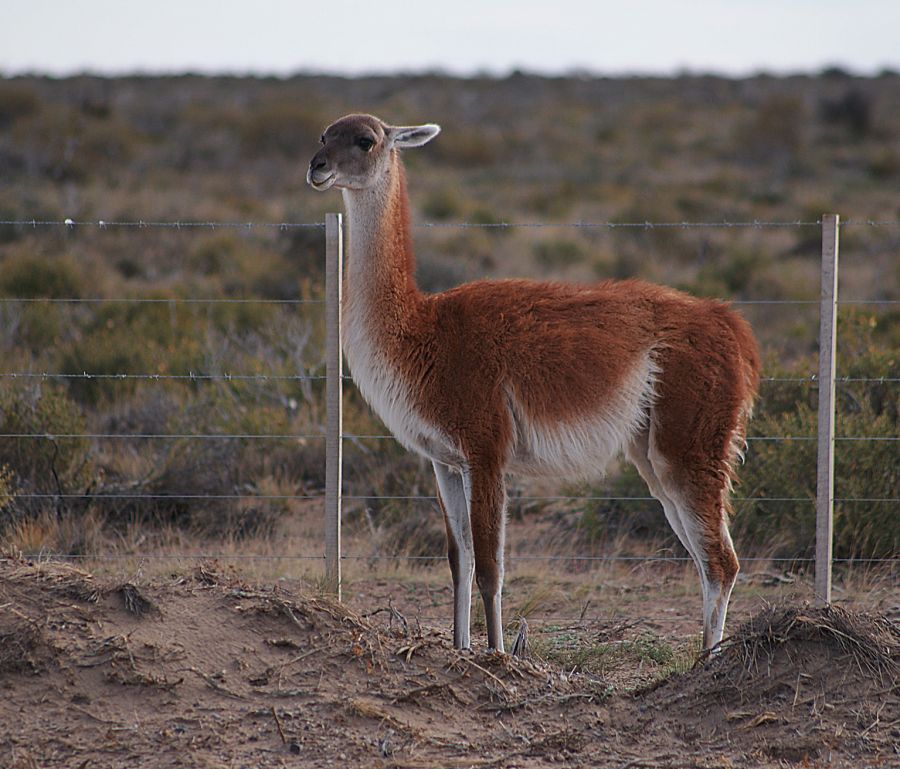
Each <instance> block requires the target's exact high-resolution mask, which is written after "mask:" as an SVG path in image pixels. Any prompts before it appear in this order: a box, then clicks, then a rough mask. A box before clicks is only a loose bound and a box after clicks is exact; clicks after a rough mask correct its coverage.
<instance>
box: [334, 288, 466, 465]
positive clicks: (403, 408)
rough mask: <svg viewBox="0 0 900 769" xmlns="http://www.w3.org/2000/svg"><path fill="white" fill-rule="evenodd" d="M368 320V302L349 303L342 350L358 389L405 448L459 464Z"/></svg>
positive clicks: (344, 323)
mask: <svg viewBox="0 0 900 769" xmlns="http://www.w3.org/2000/svg"><path fill="white" fill-rule="evenodd" d="M369 319H370V315H369V313H368V312H367V307H366V306H365V302H353V301H350V302H347V303H346V305H345V307H344V322H343V347H344V354H345V355H346V357H347V362H348V363H349V364H350V373H351V374H352V375H353V381H354V382H355V383H356V386H357V387H358V388H359V390H360V392H361V393H362V395H363V397H364V398H365V399H366V401H367V402H368V404H369V405H370V406H371V407H372V409H373V410H374V411H375V413H376V414H377V415H378V417H379V418H380V419H381V421H382V422H384V424H385V425H386V426H387V428H388V430H390V431H391V433H392V434H393V436H394V437H395V438H396V439H397V440H398V441H399V442H400V443H401V444H402V445H403V446H405V447H406V448H407V449H410V450H411V451H416V452H418V453H419V454H423V455H425V456H427V457H428V458H430V459H433V460H437V461H439V462H442V463H444V464H447V465H451V466H456V465H458V464H459V463H460V459H461V457H460V453H459V451H458V450H457V449H456V447H455V446H453V444H452V442H451V441H450V439H449V438H448V437H447V436H446V435H444V434H443V432H442V431H441V430H439V429H438V428H437V427H436V426H435V425H433V424H430V423H429V422H428V421H426V420H425V419H424V418H423V416H422V413H421V410H420V409H419V408H417V407H416V402H415V398H414V397H413V393H412V392H411V391H410V387H409V386H408V385H407V383H406V382H404V381H403V378H402V375H401V372H400V371H398V369H397V367H396V365H394V364H392V363H391V361H390V360H389V359H388V356H387V355H386V354H385V353H384V351H383V350H381V349H380V348H379V346H378V343H377V340H376V339H375V338H374V336H373V334H372V329H371V328H370V325H369V324H368V323H367V320H369Z"/></svg>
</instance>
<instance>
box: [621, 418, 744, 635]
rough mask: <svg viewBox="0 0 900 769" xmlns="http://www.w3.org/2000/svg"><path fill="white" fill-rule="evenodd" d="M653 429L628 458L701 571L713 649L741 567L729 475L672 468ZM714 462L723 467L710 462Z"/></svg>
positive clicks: (639, 439) (706, 630) (641, 437)
mask: <svg viewBox="0 0 900 769" xmlns="http://www.w3.org/2000/svg"><path fill="white" fill-rule="evenodd" d="M654 431H655V430H654V427H653V426H651V427H650V429H649V430H647V431H644V432H643V433H642V434H640V435H638V436H637V437H636V438H635V440H634V441H633V442H632V444H631V445H630V446H629V447H628V450H627V455H628V458H629V459H630V460H631V461H632V463H633V464H634V465H635V467H636V468H637V470H638V472H639V473H640V474H641V477H642V478H643V479H644V480H645V482H646V483H647V486H648V487H649V489H650V493H651V494H653V496H654V497H656V498H657V499H658V500H659V501H660V503H661V504H662V506H663V510H664V511H665V514H666V520H667V521H668V522H669V525H670V526H671V527H672V529H673V530H674V532H675V534H676V536H677V537H678V539H679V540H680V541H681V543H682V544H683V545H684V547H685V549H686V550H687V551H688V554H689V555H690V556H691V559H692V560H693V561H694V564H695V565H696V567H697V571H698V572H699V575H700V586H701V592H702V595H703V648H704V649H712V648H714V647H715V646H716V645H718V644H719V642H720V641H721V640H722V635H723V633H724V628H725V615H726V613H727V611H728V602H729V600H730V598H731V591H732V589H733V587H734V582H735V579H736V578H737V573H738V568H739V564H738V559H737V555H736V554H735V552H734V545H733V544H732V541H731V535H730V534H729V532H728V521H727V515H726V511H725V495H726V494H727V493H728V486H727V484H728V481H727V477H726V476H724V475H722V473H718V474H716V473H710V472H708V469H709V468H708V467H705V468H684V467H682V468H680V469H679V471H675V470H673V468H672V464H671V463H670V462H669V461H668V460H667V459H666V457H664V456H663V455H662V453H661V452H660V451H659V449H658V447H657V446H656V442H655V440H654ZM709 464H710V465H712V464H718V463H716V462H715V460H714V459H710V460H709Z"/></svg>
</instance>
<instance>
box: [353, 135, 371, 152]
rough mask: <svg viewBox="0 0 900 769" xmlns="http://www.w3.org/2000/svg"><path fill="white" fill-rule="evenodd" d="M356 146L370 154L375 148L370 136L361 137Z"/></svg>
mask: <svg viewBox="0 0 900 769" xmlns="http://www.w3.org/2000/svg"><path fill="white" fill-rule="evenodd" d="M356 146H357V147H359V148H360V149H361V150H362V151H363V152H368V151H369V150H370V149H372V147H374V146H375V142H373V141H372V140H371V139H370V138H369V137H368V136H360V137H359V138H358V139H357V140H356Z"/></svg>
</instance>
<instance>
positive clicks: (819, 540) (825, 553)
mask: <svg viewBox="0 0 900 769" xmlns="http://www.w3.org/2000/svg"><path fill="white" fill-rule="evenodd" d="M839 232H840V217H839V216H838V215H837V214H825V215H823V216H822V295H821V297H820V303H819V420H818V433H819V444H818V454H817V458H816V580H815V597H816V605H817V606H826V605H828V604H830V603H831V559H832V543H833V539H834V380H835V370H836V365H835V358H836V352H837V335H836V331H837V292H838V243H839V238H840V234H839Z"/></svg>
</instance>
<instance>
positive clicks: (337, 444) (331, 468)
mask: <svg viewBox="0 0 900 769" xmlns="http://www.w3.org/2000/svg"><path fill="white" fill-rule="evenodd" d="M896 224H897V223H896V222H882V221H872V220H855V221H854V220H851V221H850V222H847V223H845V224H844V225H843V226H854V225H856V226H874V227H878V226H895V225H896ZM0 225H11V226H18V227H31V228H34V229H37V228H39V227H63V228H66V229H67V230H72V229H74V228H78V227H98V228H100V229H101V230H110V229H114V228H137V229H145V228H169V229H175V230H190V229H197V228H210V229H216V228H220V229H222V228H239V229H246V230H248V231H249V230H253V229H255V228H259V229H269V230H271V229H277V230H280V231H286V230H290V229H295V228H308V227H314V228H322V227H323V225H322V224H319V223H289V222H285V223H253V222H161V221H142V220H136V221H122V222H106V221H98V222H76V221H74V220H71V219H66V220H65V221H62V222H58V221H39V220H25V221H22V220H17V221H2V222H0ZM422 226H423V227H428V228H438V227H462V228H472V227H479V228H486V229H496V228H512V227H526V228H541V227H559V226H569V227H576V228H587V229H590V228H599V229H608V230H615V229H644V230H650V229H657V228H658V229H673V228H682V229H689V228H760V229H763V228H789V227H807V228H820V229H821V259H822V269H821V279H822V285H821V295H820V299H819V301H818V302H812V301H799V302H794V301H792V300H765V299H762V300H749V301H747V302H745V303H748V304H754V303H759V304H781V303H798V304H818V305H819V308H820V327H819V349H820V357H819V371H818V374H817V375H815V376H814V377H811V378H810V380H809V381H817V382H818V385H819V403H818V436H817V438H815V439H807V438H804V437H802V436H793V439H794V440H816V441H817V447H818V450H817V485H816V551H815V552H816V557H815V596H816V600H817V601H818V602H820V603H828V602H830V600H831V566H832V563H833V558H832V539H833V508H834V502H835V499H834V448H835V443H836V441H840V440H844V441H854V440H886V441H894V440H897V439H896V438H895V437H892V436H875V437H869V436H840V437H836V435H835V428H834V415H835V383H836V381H838V379H837V377H836V337H835V332H836V322H837V308H838V304H839V302H838V296H837V278H838V252H839V233H840V229H841V226H842V225H841V223H840V220H839V217H838V216H837V215H825V216H823V217H822V218H821V220H817V221H785V222H760V221H752V222H633V223H619V222H599V223H590V222H579V223H573V224H569V225H557V224H545V223H540V222H536V223H525V224H505V223H495V224H472V223H462V224H426V225H422ZM324 230H325V250H326V253H325V266H326V270H325V299H324V309H325V326H326V334H325V348H326V349H325V359H326V371H325V375H324V376H322V375H299V374H297V375H294V374H290V375H278V374H230V373H222V374H209V373H194V372H193V371H190V372H188V373H186V374H153V373H143V372H115V373H100V372H87V371H85V372H82V373H77V372H67V373H66V372H64V373H47V372H39V373H35V372H21V371H5V372H0V378H6V379H33V378H39V379H53V378H64V379H75V380H77V379H85V380H92V379H104V378H106V379H112V380H116V379H133V380H134V379H137V380H142V379H143V380H151V381H156V380H164V379H183V380H189V381H204V380H211V379H220V378H221V379H224V380H227V381H270V380H279V379H281V380H298V381H313V380H323V379H324V380H325V386H326V403H327V418H326V427H325V431H324V436H322V435H319V434H308V435H302V436H301V435H291V436H282V435H275V434H262V433H243V434H218V433H131V434H128V435H119V434H115V433H72V434H57V435H55V436H54V437H55V438H94V439H99V438H105V439H116V438H134V437H140V438H155V439H169V440H174V439H182V438H193V439H198V440H208V441H216V440H229V439H249V440H259V439H278V438H283V437H290V438H308V439H321V438H323V437H324V440H325V446H326V468H325V495H324V506H325V530H324V543H325V555H324V564H325V581H326V584H327V586H328V588H329V589H330V590H331V591H333V592H334V593H336V594H337V595H340V590H341V563H342V561H343V560H346V559H347V557H348V556H346V555H344V554H342V551H341V517H342V516H341V510H342V502H343V499H346V498H350V499H354V498H358V497H347V496H344V497H342V446H343V441H344V440H346V439H373V440H390V439H391V436H388V435H360V434H348V433H345V432H344V431H343V425H342V411H341V409H342V386H343V381H344V380H345V379H349V377H346V376H345V375H344V373H343V370H342V356H341V350H340V321H341V319H340V299H341V283H342V279H341V269H342V263H343V224H342V218H341V215H340V214H328V215H327V216H326V219H325V223H324ZM103 301H117V300H105V299H101V298H97V299H74V298H71V299H69V298H53V299H33V298H15V297H13V298H5V299H0V302H58V303H70V302H103ZM128 301H132V302H137V303H169V304H171V303H172V302H175V301H177V302H182V303H211V304H215V303H218V302H228V303H244V302H248V303H249V302H255V301H257V300H253V299H199V298H185V299H178V300H172V299H165V298H161V299H157V298H135V299H131V300H128ZM265 301H270V302H276V303H282V304H299V303H310V302H316V301H317V300H309V299H306V300H304V299H288V300H277V299H271V300H265ZM842 303H843V304H854V303H877V304H900V302H897V301H894V300H874V301H873V300H848V301H845V302H842ZM766 380H767V381H807V380H802V379H787V380H784V379H782V380H779V379H778V378H773V377H768V378H766ZM846 381H873V380H868V379H859V380H855V379H847V380H846ZM890 381H893V380H890ZM41 437H47V436H46V435H44V434H41V433H22V432H19V433H5V434H0V438H35V439H36V438H41ZM782 439H785V437H784V436H753V437H751V438H749V440H751V441H754V440H756V441H769V440H782ZM19 496H22V497H32V498H40V497H47V498H51V497H52V498H58V497H60V496H67V497H69V498H84V497H90V495H89V494H85V495H79V494H69V495H64V494H56V495H54V494H30V495H29V494H23V495H19ZM96 496H97V497H98V498H109V497H110V496H114V495H109V494H99V495H96ZM120 496H122V497H128V496H129V495H128V494H122V495H120ZM141 496H142V497H144V498H147V497H156V498H159V499H169V498H172V497H174V496H177V498H178V499H202V500H208V499H240V498H244V496H245V495H241V494H234V495H209V494H196V495H190V494H178V495H171V494H158V495H149V494H146V493H143V494H141ZM253 496H254V497H255V498H261V499H273V500H274V499H287V498H291V499H296V498H309V499H313V498H317V497H316V495H253ZM366 498H370V497H366ZM397 498H401V497H397ZM402 498H403V499H424V500H428V499H434V498H433V497H428V496H408V497H402ZM562 498H563V497H556V499H562ZM592 498H593V499H600V498H601V497H592ZM543 499H548V498H547V497H544V498H543ZM631 499H647V500H649V499H651V498H650V497H646V498H644V497H642V498H631ZM794 501H796V500H794ZM853 501H860V502H864V501H880V502H888V503H896V502H898V501H900V500H896V499H883V500H865V499H856V500H853ZM266 557H268V556H266ZM274 557H277V556H274ZM286 557H288V556H286ZM319 557H320V556H319ZM618 557H619V558H623V559H627V558H629V557H628V556H618ZM420 558H423V559H427V558H430V557H428V556H426V557H420ZM519 558H520V559H528V558H561V559H566V560H573V561H577V560H581V559H583V560H594V559H599V558H602V557H598V556H581V555H567V556H540V555H535V556H520V557H519ZM635 558H636V559H637V557H635ZM684 560H686V559H684ZM745 560H747V559H745ZM792 560H794V559H792Z"/></svg>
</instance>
